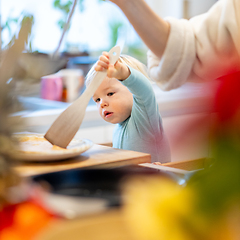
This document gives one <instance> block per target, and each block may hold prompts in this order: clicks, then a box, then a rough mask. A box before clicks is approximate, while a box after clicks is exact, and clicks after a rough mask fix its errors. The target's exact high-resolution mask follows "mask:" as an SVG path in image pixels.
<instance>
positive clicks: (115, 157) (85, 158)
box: [14, 144, 151, 176]
mask: <svg viewBox="0 0 240 240" xmlns="http://www.w3.org/2000/svg"><path fill="white" fill-rule="evenodd" d="M149 162H151V155H150V154H147V153H141V152H135V151H129V150H122V149H116V148H111V147H106V146H102V145H97V144H94V145H93V146H92V147H91V148H90V149H89V150H87V151H86V152H84V153H82V154H81V155H79V156H77V157H75V158H70V159H66V160H61V161H54V162H43V163H30V162H25V163H17V164H16V165H15V166H14V169H15V170H16V172H17V173H19V174H20V175H21V176H34V175H37V174H42V173H50V172H57V171H62V170H68V169H76V168H89V167H98V168H99V167H118V166H125V165H131V164H139V163H149Z"/></svg>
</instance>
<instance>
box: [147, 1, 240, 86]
mask: <svg viewBox="0 0 240 240" xmlns="http://www.w3.org/2000/svg"><path fill="white" fill-rule="evenodd" d="M166 20H167V21H168V22H169V23H170V25H171V30H170V35H169V40H168V43H167V46H166V49H165V51H164V54H163V57H162V58H161V59H160V58H158V57H156V56H155V55H154V54H153V53H152V52H151V51H149V52H148V68H149V74H150V76H151V77H152V79H153V80H155V81H156V83H157V84H158V85H159V86H160V87H161V88H162V89H163V90H171V89H174V88H177V87H179V86H181V85H182V84H183V83H185V82H186V81H199V80H201V81H208V80H213V79H216V78H218V77H220V76H222V75H226V74H228V73H232V72H235V71H240V1H239V0H220V1H218V2H217V3H216V4H215V5H214V6H213V7H212V8H211V9H210V10H209V11H208V12H207V13H205V14H202V15H199V16H196V17H194V18H192V19H191V20H189V21H187V20H178V19H170V18H169V19H166Z"/></svg>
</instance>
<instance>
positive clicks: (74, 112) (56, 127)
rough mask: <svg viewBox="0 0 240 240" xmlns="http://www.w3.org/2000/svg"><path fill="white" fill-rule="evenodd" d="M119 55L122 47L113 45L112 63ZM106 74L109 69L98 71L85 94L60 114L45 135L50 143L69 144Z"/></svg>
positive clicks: (110, 52)
mask: <svg viewBox="0 0 240 240" xmlns="http://www.w3.org/2000/svg"><path fill="white" fill-rule="evenodd" d="M119 55H120V47H119V46H115V47H113V48H112V49H111V50H110V51H109V61H110V63H111V64H115V62H116V61H117V59H118V58H119ZM106 76H107V71H101V72H96V74H95V76H94V78H93V79H92V81H91V83H90V85H89V86H88V87H87V88H86V90H85V91H84V92H83V94H82V95H81V96H80V97H79V98H78V99H77V100H75V101H74V102H73V103H72V104H71V105H70V106H69V107H68V108H67V109H66V110H65V111H64V112H62V113H61V114H60V116H59V117H58V118H57V119H56V120H55V122H54V123H53V124H52V125H51V126H50V128H49V130H48V131H47V133H46V134H45V136H44V137H45V138H46V139H47V140H48V141H49V142H50V143H52V144H53V145H57V146H60V147H62V148H66V147H67V146H68V144H69V143H70V141H71V140H72V139H73V137H74V136H75V134H76V132H77V131H78V129H79V127H80V126H81V123H82V120H83V118H84V115H85V111H86V108H87V105H88V102H89V101H90V99H91V97H92V96H93V94H94V93H95V91H96V90H97V88H98V87H99V85H100V84H101V83H102V81H103V79H104V78H105V77H106Z"/></svg>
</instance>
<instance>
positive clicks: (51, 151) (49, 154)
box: [13, 134, 93, 162]
mask: <svg viewBox="0 0 240 240" xmlns="http://www.w3.org/2000/svg"><path fill="white" fill-rule="evenodd" d="M14 138H16V139H17V141H18V148H17V149H16V150H15V151H14V152H13V157H14V159H16V160H21V161H38V162H42V161H53V160H61V159H66V158H72V157H76V156H78V155H80V154H81V153H83V152H85V151H87V150H88V149H89V148H90V147H91V146H92V145H93V143H92V142H91V141H90V140H87V139H75V138H74V139H73V140H72V141H71V142H70V144H69V145H68V146H67V148H66V149H64V148H60V147H57V146H54V145H52V144H51V143H50V142H48V141H47V140H46V139H45V138H44V137H43V134H14Z"/></svg>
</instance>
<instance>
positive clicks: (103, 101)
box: [100, 99, 107, 107]
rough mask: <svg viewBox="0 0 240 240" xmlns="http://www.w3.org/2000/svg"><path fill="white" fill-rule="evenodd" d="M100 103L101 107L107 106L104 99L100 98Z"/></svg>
mask: <svg viewBox="0 0 240 240" xmlns="http://www.w3.org/2000/svg"><path fill="white" fill-rule="evenodd" d="M100 104H101V107H105V106H107V102H106V101H105V100H104V99H101V102H100Z"/></svg>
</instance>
